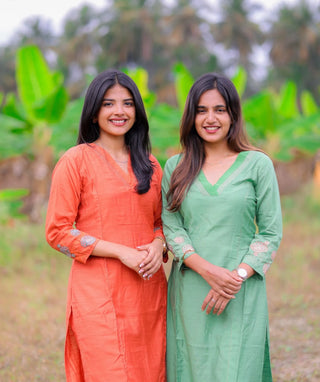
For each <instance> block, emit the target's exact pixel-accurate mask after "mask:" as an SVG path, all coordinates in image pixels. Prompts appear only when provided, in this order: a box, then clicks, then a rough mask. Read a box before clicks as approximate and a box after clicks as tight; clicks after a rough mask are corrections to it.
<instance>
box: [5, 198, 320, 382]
mask: <svg viewBox="0 0 320 382" xmlns="http://www.w3.org/2000/svg"><path fill="white" fill-rule="evenodd" d="M305 195H307V191H306V192H303V193H301V194H297V195H294V196H290V197H284V198H282V204H283V216H284V237H283V241H282V243H281V247H280V249H279V252H278V255H277V258H276V260H275V263H274V265H273V266H272V267H271V268H270V270H269V272H268V275H267V283H268V299H269V311H270V335H271V357H272V365H273V374H274V382H284V381H286V382H307V381H308V382H316V381H320V325H319V319H320V298H319V297H320V283H319V274H320V234H319V232H320V208H319V207H317V206H315V205H314V204H312V202H310V201H309V200H308V198H307V197H306V196H305ZM69 268H70V260H69V259H67V258H66V257H65V256H63V255H61V254H59V253H57V252H55V251H53V250H52V249H50V248H49V247H48V245H47V244H46V243H45V241H44V228H43V226H31V225H29V224H27V223H26V222H23V221H11V222H8V224H7V225H6V226H2V227H1V236H0V287H1V294H0V331H1V335H0V381H3V382H40V381H41V382H49V381H54V382H60V381H61V382H62V381H65V378H64V368H63V351H64V324H65V322H64V319H65V302H66V290H67V279H68V273H69Z"/></svg>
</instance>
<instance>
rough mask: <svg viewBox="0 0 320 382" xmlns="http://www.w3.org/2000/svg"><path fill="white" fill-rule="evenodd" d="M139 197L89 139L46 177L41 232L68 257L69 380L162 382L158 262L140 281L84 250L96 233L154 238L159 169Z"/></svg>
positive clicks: (162, 289)
mask: <svg viewBox="0 0 320 382" xmlns="http://www.w3.org/2000/svg"><path fill="white" fill-rule="evenodd" d="M151 159H152V161H153V163H154V165H155V168H154V174H153V177H152V182H151V188H150V190H149V191H148V192H147V193H145V194H142V195H138V194H137V193H136V192H135V190H134V187H135V185H136V178H135V176H134V173H133V171H132V168H131V165H130V161H129V164H128V173H126V172H124V171H123V170H122V169H121V168H120V167H119V166H118V165H117V163H116V162H115V161H114V160H113V158H112V157H111V156H110V155H109V154H108V153H107V152H106V151H105V150H104V149H102V148H101V147H99V146H97V145H95V144H90V145H87V144H82V145H78V146H75V147H73V148H71V149H69V150H68V151H67V152H66V153H65V154H64V155H63V156H62V158H61V159H60V160H59V162H58V164H57V166H56V168H55V170H54V173H53V178H52V186H51V193H50V199H49V205H48V212H47V221H46V235H47V240H48V243H49V244H50V245H51V246H52V247H53V248H55V249H57V250H59V251H60V252H62V253H64V254H66V255H67V256H69V257H71V258H73V264H72V267H71V273H70V279H69V287H68V303H67V336H66V347H65V366H66V376H67V381H68V382H80V381H81V382H84V381H85V382H100V381H101V382H102V381H103V382H105V381H110V382H113V381H114V382H144V381H148V382H156V381H157V382H163V381H165V347H166V340H165V337H166V291H167V282H166V277H165V273H164V270H163V268H162V267H161V269H160V270H159V271H158V272H157V273H156V274H155V275H153V277H152V278H151V279H150V280H143V279H142V278H141V277H139V276H138V275H137V274H136V272H134V271H133V270H131V269H129V268H127V267H126V266H124V265H123V264H122V263H121V262H120V261H119V260H116V259H112V258H100V257H95V256H90V255H91V252H92V250H93V249H94V247H95V245H96V243H97V242H98V241H99V239H103V240H107V241H111V242H115V243H119V244H123V245H126V246H129V247H132V248H136V247H137V246H139V245H143V244H147V243H150V242H151V241H152V240H153V239H154V237H155V236H161V235H163V234H162V224H161V217H160V216H161V176H162V170H161V167H160V165H159V163H158V162H157V161H156V159H155V158H154V157H152V158H151Z"/></svg>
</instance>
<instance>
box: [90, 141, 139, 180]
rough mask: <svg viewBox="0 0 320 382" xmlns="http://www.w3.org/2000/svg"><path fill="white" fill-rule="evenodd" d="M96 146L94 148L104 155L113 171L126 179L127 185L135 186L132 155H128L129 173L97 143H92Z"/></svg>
mask: <svg viewBox="0 0 320 382" xmlns="http://www.w3.org/2000/svg"><path fill="white" fill-rule="evenodd" d="M91 144H92V145H94V148H95V149H96V150H97V151H98V152H99V153H101V154H102V155H103V157H104V159H105V161H106V162H107V164H108V165H109V166H110V167H111V168H112V170H113V171H114V172H115V173H117V174H118V175H119V176H120V177H121V178H123V179H125V181H126V182H127V183H129V184H130V185H132V184H133V174H132V173H133V171H132V169H131V158H130V154H128V163H127V172H126V171H125V170H124V169H123V168H122V167H121V166H120V165H119V164H118V163H117V161H116V160H115V159H114V158H113V156H112V155H111V154H110V153H109V152H108V151H107V150H105V149H104V148H103V147H101V146H100V145H98V144H96V143H94V142H93V143H91Z"/></svg>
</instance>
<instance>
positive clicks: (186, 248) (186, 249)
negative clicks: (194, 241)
mask: <svg viewBox="0 0 320 382" xmlns="http://www.w3.org/2000/svg"><path fill="white" fill-rule="evenodd" d="M182 251H183V254H184V255H186V254H187V252H194V248H193V246H192V245H191V244H187V245H184V246H183V247H182Z"/></svg>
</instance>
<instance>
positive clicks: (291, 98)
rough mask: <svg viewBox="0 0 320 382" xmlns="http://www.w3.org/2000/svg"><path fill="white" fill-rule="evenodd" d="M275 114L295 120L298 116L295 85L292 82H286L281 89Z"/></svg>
mask: <svg viewBox="0 0 320 382" xmlns="http://www.w3.org/2000/svg"><path fill="white" fill-rule="evenodd" d="M277 112H278V113H279V114H280V115H282V116H283V117H285V118H295V117H297V116H298V115H299V110H298V105H297V85H296V84H295V83H294V82H292V81H288V82H286V83H285V84H284V85H283V87H282V88H281V92H280V96H279V98H278V104H277Z"/></svg>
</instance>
